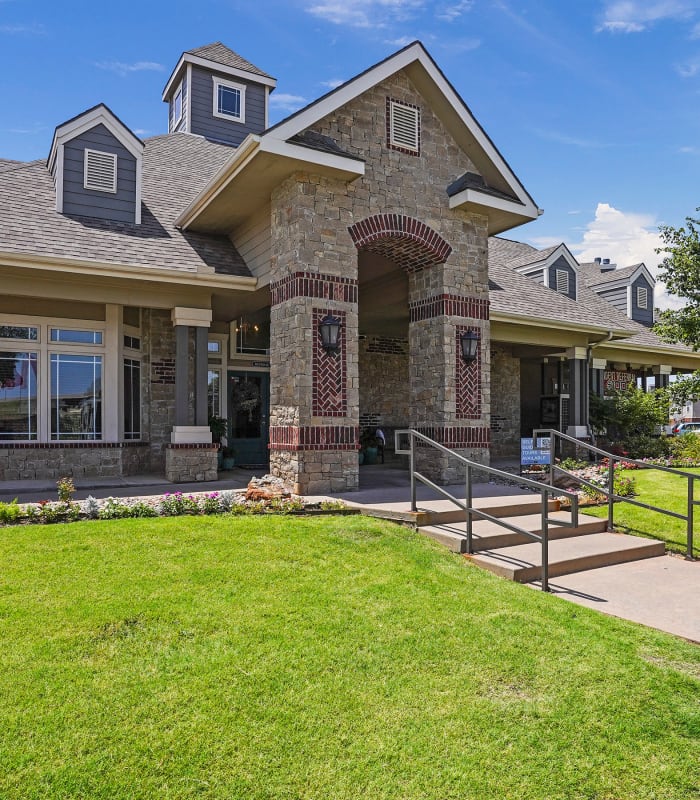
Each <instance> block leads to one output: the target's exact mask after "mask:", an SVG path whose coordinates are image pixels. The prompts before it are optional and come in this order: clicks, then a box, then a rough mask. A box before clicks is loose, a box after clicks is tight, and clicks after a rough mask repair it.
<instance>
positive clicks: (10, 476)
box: [0, 442, 148, 481]
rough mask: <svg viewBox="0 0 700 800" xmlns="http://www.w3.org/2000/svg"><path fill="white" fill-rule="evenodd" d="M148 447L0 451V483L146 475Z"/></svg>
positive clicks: (21, 446)
mask: <svg viewBox="0 0 700 800" xmlns="http://www.w3.org/2000/svg"><path fill="white" fill-rule="evenodd" d="M147 466H148V445H143V444H141V443H139V442H122V443H115V444H112V443H102V442H95V443H89V444H88V443H82V442H81V443H75V444H67V443H64V442H60V443H58V442H56V443H47V444H33V443H26V442H15V443H13V444H9V443H8V444H4V445H3V446H2V447H0V481H25V480H27V481H33V480H42V479H43V480H58V479H59V478H64V477H71V478H78V479H80V478H85V477H91V478H93V477H94V478H116V477H119V476H121V475H134V474H137V473H139V472H145V471H147Z"/></svg>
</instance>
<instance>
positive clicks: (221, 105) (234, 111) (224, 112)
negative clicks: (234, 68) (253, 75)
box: [214, 77, 245, 122]
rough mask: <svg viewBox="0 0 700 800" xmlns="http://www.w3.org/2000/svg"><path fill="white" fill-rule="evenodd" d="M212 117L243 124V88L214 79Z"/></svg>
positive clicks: (239, 85)
mask: <svg viewBox="0 0 700 800" xmlns="http://www.w3.org/2000/svg"><path fill="white" fill-rule="evenodd" d="M214 116H215V117H222V118H223V119H230V120H234V121H235V122H245V86H242V85H241V84H239V83H231V81H225V80H223V79H222V78H217V77H214Z"/></svg>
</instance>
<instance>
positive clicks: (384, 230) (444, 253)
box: [348, 214, 452, 272]
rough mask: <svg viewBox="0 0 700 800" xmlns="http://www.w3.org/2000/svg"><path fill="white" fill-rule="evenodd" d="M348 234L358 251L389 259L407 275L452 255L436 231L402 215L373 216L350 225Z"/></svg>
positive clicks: (441, 262)
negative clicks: (365, 251)
mask: <svg viewBox="0 0 700 800" xmlns="http://www.w3.org/2000/svg"><path fill="white" fill-rule="evenodd" d="M348 233H349V234H350V237H351V238H352V240H353V242H354V244H355V247H357V249H358V250H367V251H369V252H370V253H378V254H379V255H381V256H384V257H385V258H389V259H391V260H392V261H395V262H396V263H397V264H399V265H400V266H401V267H403V269H405V270H406V272H417V271H418V270H421V269H425V267H432V266H435V265H436V264H444V263H445V261H447V259H448V258H449V257H450V253H452V247H451V246H450V244H449V242H446V241H445V239H443V238H442V236H440V234H439V233H438V232H437V231H434V230H433V229H432V228H430V227H428V226H427V225H426V224H425V223H424V222H421V221H420V220H418V219H415V218H414V217H406V216H404V215H403V214H375V215H374V216H373V217H367V219H363V220H361V221H360V222H356V223H355V224H354V225H351V226H350V227H349V228H348Z"/></svg>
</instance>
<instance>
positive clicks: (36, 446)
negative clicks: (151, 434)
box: [0, 440, 148, 450]
mask: <svg viewBox="0 0 700 800" xmlns="http://www.w3.org/2000/svg"><path fill="white" fill-rule="evenodd" d="M125 447H148V442H144V441H142V440H139V441H132V442H92V441H91V442H3V441H0V450H122V449H124V448H125Z"/></svg>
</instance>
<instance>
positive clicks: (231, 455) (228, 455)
mask: <svg viewBox="0 0 700 800" xmlns="http://www.w3.org/2000/svg"><path fill="white" fill-rule="evenodd" d="M221 453H222V468H223V469H233V468H234V467H235V466H236V458H235V456H236V451H235V450H234V449H233V447H230V446H229V445H227V446H226V447H224V448H223V449H222V451H221Z"/></svg>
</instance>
